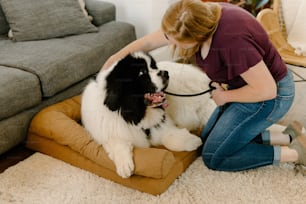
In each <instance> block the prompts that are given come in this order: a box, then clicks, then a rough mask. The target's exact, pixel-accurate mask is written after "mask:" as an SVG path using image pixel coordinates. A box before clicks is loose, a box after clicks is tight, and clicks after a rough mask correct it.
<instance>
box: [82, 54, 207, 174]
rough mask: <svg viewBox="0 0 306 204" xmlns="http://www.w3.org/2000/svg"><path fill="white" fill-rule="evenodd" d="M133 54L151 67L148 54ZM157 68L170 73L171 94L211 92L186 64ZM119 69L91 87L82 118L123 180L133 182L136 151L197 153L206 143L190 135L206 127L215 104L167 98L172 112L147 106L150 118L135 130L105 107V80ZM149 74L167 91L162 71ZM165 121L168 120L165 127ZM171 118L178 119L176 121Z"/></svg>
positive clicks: (203, 99) (200, 98) (100, 77)
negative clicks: (156, 148) (160, 149)
mask: <svg viewBox="0 0 306 204" xmlns="http://www.w3.org/2000/svg"><path fill="white" fill-rule="evenodd" d="M134 55H135V57H141V58H144V59H146V61H147V62H148V64H150V63H149V60H150V59H148V58H147V56H146V55H143V54H142V53H137V54H134ZM158 66H160V67H161V69H160V70H162V69H167V70H168V71H169V75H170V85H169V87H168V90H169V91H172V92H180V93H189V92H191V91H200V90H202V89H204V87H205V89H207V87H208V86H207V84H208V80H207V77H205V75H204V74H203V73H199V72H198V70H196V69H195V68H191V69H189V68H190V67H188V68H187V65H186V66H185V67H182V65H181V64H177V63H171V62H164V63H162V62H160V63H158ZM115 67H116V63H115V64H114V65H113V66H112V67H110V68H108V69H107V70H105V71H103V72H100V73H99V74H98V75H97V78H96V80H94V81H91V82H90V83H89V84H88V85H87V86H86V88H85V90H84V92H83V95H82V106H81V113H82V122H83V125H84V127H85V128H86V129H87V130H88V131H89V133H90V134H91V135H92V137H93V138H94V140H95V141H96V142H97V143H99V144H102V145H103V147H104V149H105V151H106V152H107V154H108V156H109V157H110V159H111V160H112V161H113V162H114V163H115V166H116V169H117V173H118V174H119V175H120V176H121V177H123V178H128V177H129V176H131V175H132V174H133V170H134V162H133V147H149V146H151V145H153V146H158V145H164V146H165V147H166V148H168V149H170V150H173V151H192V150H195V149H197V148H198V147H199V146H200V145H201V144H202V142H201V140H200V138H199V137H198V136H195V135H193V134H191V133H190V132H189V131H188V130H195V129H198V128H202V126H203V125H204V123H205V122H206V120H207V118H208V116H209V114H210V113H211V111H210V110H209V111H208V110H203V108H204V107H206V106H207V105H208V107H209V108H208V109H210V108H211V104H210V101H211V100H210V99H209V96H208V95H206V96H198V97H192V98H188V99H187V98H178V97H175V96H173V97H171V96H167V98H168V100H169V107H168V108H167V109H166V110H167V113H166V115H165V112H164V110H163V109H161V108H151V107H148V108H147V110H146V114H145V117H144V118H143V119H142V120H141V122H140V123H138V124H136V125H134V124H131V123H127V122H126V121H125V120H124V119H123V118H122V116H121V115H120V114H119V112H117V111H111V110H110V109H109V108H108V107H106V106H105V105H103V104H104V99H105V97H106V94H107V93H106V91H105V87H106V80H105V78H106V77H107V76H108V74H109V73H111V72H112V70H113V69H114V68H115ZM127 69H128V67H127ZM149 69H150V76H151V79H152V81H153V83H154V84H155V85H156V86H157V87H159V89H162V88H163V86H162V81H161V79H160V77H159V76H158V75H157V71H156V70H152V69H151V68H149ZM197 79H199V82H197ZM202 83H203V84H202ZM204 109H205V108H204ZM169 115H170V117H169ZM163 118H164V119H165V120H164V122H161V121H162V120H163ZM171 118H173V119H174V122H173V121H172V119H171ZM156 124H158V128H156V127H155V126H156ZM175 124H176V125H177V126H179V127H177V126H175ZM185 127H186V128H187V129H186V128H185ZM146 128H150V129H151V136H150V140H149V139H148V138H147V137H146V135H145V133H144V131H143V130H142V129H146Z"/></svg>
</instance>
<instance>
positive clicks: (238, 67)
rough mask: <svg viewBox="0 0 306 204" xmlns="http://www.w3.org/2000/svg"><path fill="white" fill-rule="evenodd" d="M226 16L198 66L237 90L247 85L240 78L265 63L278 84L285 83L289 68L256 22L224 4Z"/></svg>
mask: <svg viewBox="0 0 306 204" xmlns="http://www.w3.org/2000/svg"><path fill="white" fill-rule="evenodd" d="M220 5H221V6H222V14H221V17H220V21H219V25H218V27H217V29H216V31H215V33H214V35H213V38H212V42H211V47H210V50H209V53H208V55H207V57H206V58H205V59H202V57H201V52H200V51H198V52H197V53H196V62H197V64H198V66H200V67H201V68H202V69H203V71H204V72H205V73H206V74H207V75H208V77H209V78H210V79H211V80H212V81H215V82H219V83H225V84H228V85H230V86H231V87H233V88H239V87H242V86H244V85H245V84H246V82H245V81H244V80H243V79H242V78H241V77H240V74H242V73H244V72H245V71H247V70H248V69H249V68H250V67H253V66H254V65H256V64H257V63H259V62H260V61H261V60H263V61H264V62H265V64H266V65H267V67H268V68H269V70H270V72H271V74H272V76H273V78H274V79H275V81H279V80H280V79H282V78H283V77H284V76H285V75H286V73H287V67H286V65H285V63H284V62H283V60H282V59H281V57H280V55H279V54H278V52H277V51H276V49H275V47H274V46H273V45H272V43H271V42H270V40H269V37H268V35H267V33H266V32H265V30H264V29H263V28H262V26H261V25H260V24H259V23H258V21H257V20H256V18H255V17H254V16H252V15H251V14H250V13H248V12H247V11H245V10H244V9H242V8H240V7H238V6H235V5H232V4H229V3H220Z"/></svg>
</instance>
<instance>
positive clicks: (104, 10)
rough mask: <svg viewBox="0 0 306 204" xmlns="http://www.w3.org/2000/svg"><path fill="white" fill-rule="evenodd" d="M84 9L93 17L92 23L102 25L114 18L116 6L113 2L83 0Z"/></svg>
mask: <svg viewBox="0 0 306 204" xmlns="http://www.w3.org/2000/svg"><path fill="white" fill-rule="evenodd" d="M85 4H86V10H87V12H88V14H89V15H91V16H92V17H93V19H94V20H93V24H94V25H96V26H100V25H103V24H104V23H107V22H109V21H113V20H115V19H116V7H115V5H114V4H112V3H110V2H105V1H99V0H85Z"/></svg>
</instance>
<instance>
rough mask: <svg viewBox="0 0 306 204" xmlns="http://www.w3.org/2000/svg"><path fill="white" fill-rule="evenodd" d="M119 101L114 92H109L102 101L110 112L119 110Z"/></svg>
mask: <svg viewBox="0 0 306 204" xmlns="http://www.w3.org/2000/svg"><path fill="white" fill-rule="evenodd" d="M119 102H120V99H119V95H118V93H116V91H112V90H109V91H108V94H107V96H106V98H105V100H104V105H106V106H107V107H108V108H109V109H110V110H112V111H116V110H118V109H119V108H120V104H119Z"/></svg>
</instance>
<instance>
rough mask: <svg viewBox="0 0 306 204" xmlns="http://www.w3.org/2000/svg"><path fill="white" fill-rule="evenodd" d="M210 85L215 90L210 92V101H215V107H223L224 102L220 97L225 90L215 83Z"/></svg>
mask: <svg viewBox="0 0 306 204" xmlns="http://www.w3.org/2000/svg"><path fill="white" fill-rule="evenodd" d="M211 85H212V86H213V87H215V88H216V89H215V90H213V91H212V92H211V97H212V99H213V100H214V101H215V103H216V104H217V106H222V105H224V104H225V103H226V101H225V100H224V98H223V97H222V95H223V93H224V92H225V89H223V88H222V86H221V85H220V84H219V83H217V82H213V83H212V84H211Z"/></svg>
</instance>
